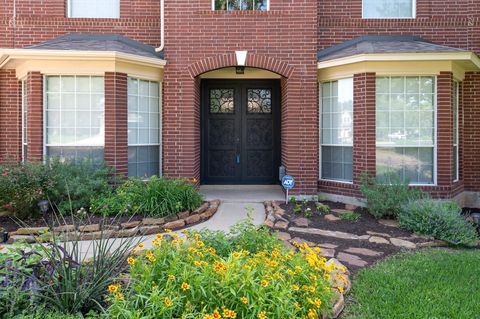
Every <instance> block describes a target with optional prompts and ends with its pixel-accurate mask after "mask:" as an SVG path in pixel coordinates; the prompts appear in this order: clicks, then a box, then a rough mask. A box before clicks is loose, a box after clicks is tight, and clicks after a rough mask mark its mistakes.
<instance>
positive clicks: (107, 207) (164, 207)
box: [91, 176, 203, 217]
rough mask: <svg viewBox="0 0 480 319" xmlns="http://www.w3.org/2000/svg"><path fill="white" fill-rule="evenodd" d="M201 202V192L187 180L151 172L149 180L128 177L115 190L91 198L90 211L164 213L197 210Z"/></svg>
mask: <svg viewBox="0 0 480 319" xmlns="http://www.w3.org/2000/svg"><path fill="white" fill-rule="evenodd" d="M202 202H203V198H202V196H201V195H200V194H199V193H198V191H197V190H196V188H195V186H194V185H192V184H191V183H189V182H188V181H187V180H183V179H177V180H172V179H166V178H159V177H156V176H152V177H151V178H150V179H149V180H148V181H143V180H141V179H139V178H129V179H128V181H126V182H125V183H124V184H122V185H120V186H119V187H118V188H117V189H116V190H115V192H113V193H111V194H107V195H106V196H101V197H99V196H96V197H94V198H92V203H91V211H92V212H93V213H95V214H101V215H104V216H112V215H118V214H131V213H132V212H134V213H139V214H142V215H148V216H157V217H162V216H167V215H171V214H176V213H179V212H182V211H185V210H194V209H196V208H198V207H199V206H200V205H201V204H202Z"/></svg>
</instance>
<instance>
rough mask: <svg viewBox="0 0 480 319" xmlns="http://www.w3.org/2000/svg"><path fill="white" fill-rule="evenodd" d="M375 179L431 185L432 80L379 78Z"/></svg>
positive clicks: (420, 78)
mask: <svg viewBox="0 0 480 319" xmlns="http://www.w3.org/2000/svg"><path fill="white" fill-rule="evenodd" d="M376 133H377V176H379V177H382V176H385V174H386V173H395V174H398V175H399V176H400V178H401V180H402V181H409V182H410V183H412V184H433V183H434V148H435V78H434V77H420V76H416V77H415V76H412V77H378V78H377V84H376Z"/></svg>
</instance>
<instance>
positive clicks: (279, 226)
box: [273, 220, 288, 230]
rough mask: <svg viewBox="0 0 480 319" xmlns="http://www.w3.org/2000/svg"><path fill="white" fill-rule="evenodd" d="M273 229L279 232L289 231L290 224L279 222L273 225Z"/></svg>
mask: <svg viewBox="0 0 480 319" xmlns="http://www.w3.org/2000/svg"><path fill="white" fill-rule="evenodd" d="M273 229H278V230H287V229H288V222H286V221H283V220H279V221H278V222H276V223H275V225H273Z"/></svg>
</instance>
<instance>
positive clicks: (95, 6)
mask: <svg viewBox="0 0 480 319" xmlns="http://www.w3.org/2000/svg"><path fill="white" fill-rule="evenodd" d="M68 17H70V18H119V17H120V0H102V1H98V0H68Z"/></svg>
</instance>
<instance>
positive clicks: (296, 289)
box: [292, 285, 300, 291]
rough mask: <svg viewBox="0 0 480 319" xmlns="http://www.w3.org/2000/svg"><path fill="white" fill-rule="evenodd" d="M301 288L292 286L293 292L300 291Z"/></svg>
mask: <svg viewBox="0 0 480 319" xmlns="http://www.w3.org/2000/svg"><path fill="white" fill-rule="evenodd" d="M299 289H300V288H299V287H298V286H297V285H292V290H295V291H298V290H299Z"/></svg>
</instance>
